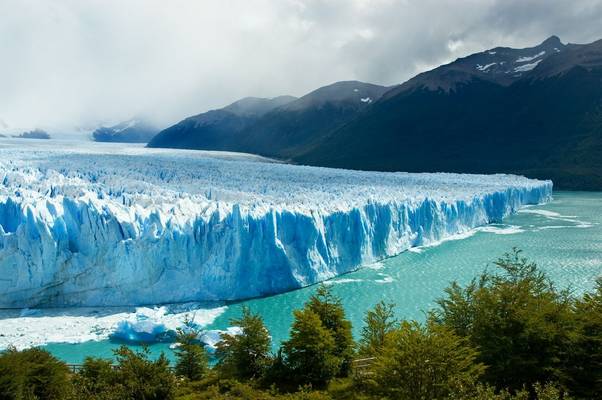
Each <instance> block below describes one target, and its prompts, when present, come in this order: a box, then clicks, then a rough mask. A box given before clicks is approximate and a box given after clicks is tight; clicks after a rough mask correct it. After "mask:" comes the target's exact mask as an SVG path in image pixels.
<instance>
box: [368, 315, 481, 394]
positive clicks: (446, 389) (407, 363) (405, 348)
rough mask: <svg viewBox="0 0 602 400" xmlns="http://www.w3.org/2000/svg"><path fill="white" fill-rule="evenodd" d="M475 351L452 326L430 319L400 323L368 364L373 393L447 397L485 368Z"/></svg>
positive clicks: (471, 385)
mask: <svg viewBox="0 0 602 400" xmlns="http://www.w3.org/2000/svg"><path fill="white" fill-rule="evenodd" d="M477 356H478V353H477V351H476V350H475V349H474V347H472V346H471V345H470V344H469V343H468V341H467V340H466V339H463V338H461V337H460V336H458V335H456V334H455V333H454V332H453V331H452V330H451V329H449V328H446V327H444V326H441V325H439V324H436V323H434V322H432V321H429V322H427V324H426V325H421V324H419V323H417V322H415V321H412V322H407V321H404V322H402V323H401V325H400V327H399V328H398V329H395V330H393V331H391V332H389V333H388V334H386V335H385V342H384V345H383V349H382V351H381V352H380V353H379V354H378V356H377V358H376V361H375V362H374V364H373V365H372V367H371V370H372V372H373V375H372V378H371V382H370V381H369V382H368V385H369V386H371V387H373V390H374V391H375V392H376V393H379V394H381V395H384V396H387V397H388V398H395V399H401V400H403V399H408V400H409V399H432V400H436V399H447V398H454V397H455V394H456V393H458V392H460V391H462V390H463V388H466V387H474V386H475V383H476V380H477V379H478V378H479V376H481V375H482V374H483V372H484V371H485V367H484V366H483V364H481V363H478V362H477V361H476V359H477Z"/></svg>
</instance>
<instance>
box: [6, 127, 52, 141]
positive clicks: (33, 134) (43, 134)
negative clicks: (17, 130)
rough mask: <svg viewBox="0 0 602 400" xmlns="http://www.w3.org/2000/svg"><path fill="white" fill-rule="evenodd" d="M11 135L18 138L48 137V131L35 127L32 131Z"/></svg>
mask: <svg viewBox="0 0 602 400" xmlns="http://www.w3.org/2000/svg"><path fill="white" fill-rule="evenodd" d="M13 137H16V138H19V139H50V135H49V134H48V132H46V131H43V130H41V129H35V130H33V131H29V132H23V133H22V134H20V135H15V136H13Z"/></svg>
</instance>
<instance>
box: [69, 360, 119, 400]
mask: <svg viewBox="0 0 602 400" xmlns="http://www.w3.org/2000/svg"><path fill="white" fill-rule="evenodd" d="M73 386H74V389H75V398H77V399H99V400H100V399H102V400H120V399H123V397H124V394H125V389H124V387H123V385H122V384H121V382H120V379H119V373H118V371H117V370H116V369H115V368H114V366H113V363H112V362H111V360H104V359H101V358H93V357H86V359H85V360H84V364H83V365H82V368H81V370H80V371H79V373H78V374H76V375H75V376H74V377H73Z"/></svg>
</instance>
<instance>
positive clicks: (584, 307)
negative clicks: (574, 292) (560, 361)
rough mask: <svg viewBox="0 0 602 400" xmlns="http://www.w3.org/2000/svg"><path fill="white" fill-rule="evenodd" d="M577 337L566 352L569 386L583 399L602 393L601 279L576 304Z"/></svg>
mask: <svg viewBox="0 0 602 400" xmlns="http://www.w3.org/2000/svg"><path fill="white" fill-rule="evenodd" d="M575 318H576V331H577V332H576V338H575V346H574V347H573V349H572V351H571V352H570V353H569V372H568V375H569V378H568V384H567V385H568V386H569V387H570V388H571V392H572V393H573V394H575V395H578V396H579V397H583V398H592V399H593V398H595V397H596V396H599V395H600V394H602V278H598V280H597V282H596V291H595V292H594V293H586V294H585V295H584V296H583V298H582V299H581V300H578V301H577V302H576V304H575Z"/></svg>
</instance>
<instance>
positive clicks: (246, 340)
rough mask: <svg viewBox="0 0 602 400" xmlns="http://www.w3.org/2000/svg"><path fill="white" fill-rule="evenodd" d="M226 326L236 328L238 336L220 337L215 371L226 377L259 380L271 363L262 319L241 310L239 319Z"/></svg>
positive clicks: (268, 340)
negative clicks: (239, 330) (238, 329)
mask: <svg viewBox="0 0 602 400" xmlns="http://www.w3.org/2000/svg"><path fill="white" fill-rule="evenodd" d="M230 324H231V325H233V326H238V327H240V328H241V333H240V334H239V335H230V334H223V335H222V339H221V341H220V342H218V343H217V345H216V347H217V350H216V353H215V354H216V356H217V358H218V364H217V367H218V369H219V370H220V372H221V373H222V374H223V375H224V376H228V377H236V378H241V379H252V378H261V377H262V376H263V375H264V373H265V371H266V368H267V367H268V365H269V363H270V361H271V357H270V348H271V339H270V334H269V332H268V330H267V328H266V327H265V325H264V323H263V319H262V318H261V316H260V315H258V314H252V313H251V311H250V310H249V308H248V307H243V309H242V316H241V318H239V319H233V320H231V321H230Z"/></svg>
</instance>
